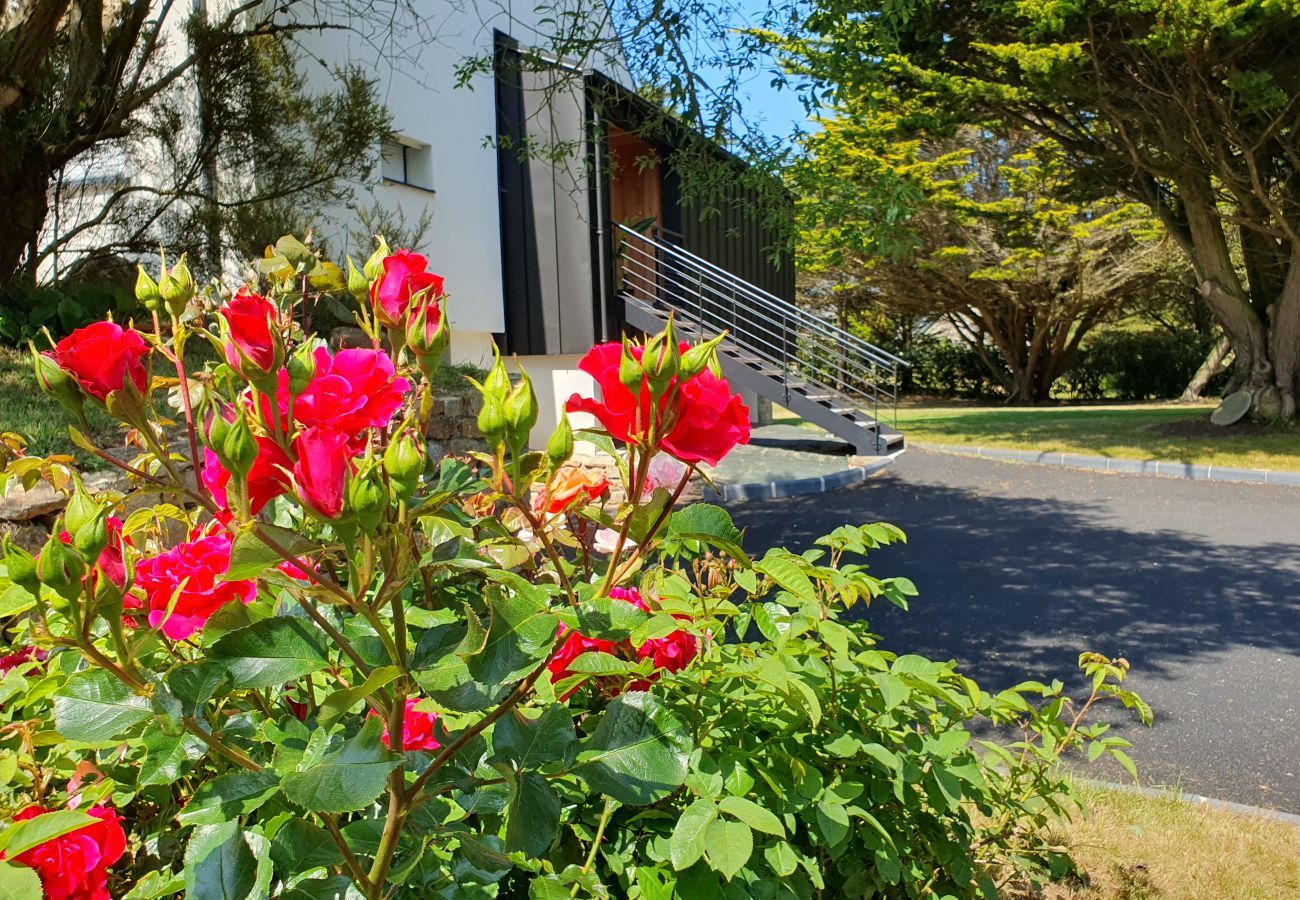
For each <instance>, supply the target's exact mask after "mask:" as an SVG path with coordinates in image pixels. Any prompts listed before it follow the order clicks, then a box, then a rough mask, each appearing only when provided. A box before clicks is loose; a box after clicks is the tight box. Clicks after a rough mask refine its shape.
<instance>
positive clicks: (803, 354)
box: [618, 225, 908, 418]
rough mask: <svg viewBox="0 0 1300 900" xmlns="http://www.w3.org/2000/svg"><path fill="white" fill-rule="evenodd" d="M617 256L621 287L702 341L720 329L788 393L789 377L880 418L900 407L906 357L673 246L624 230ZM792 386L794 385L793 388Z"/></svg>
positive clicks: (806, 387) (620, 228)
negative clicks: (887, 408) (769, 369)
mask: <svg viewBox="0 0 1300 900" xmlns="http://www.w3.org/2000/svg"><path fill="white" fill-rule="evenodd" d="M618 234H619V235H620V236H621V238H622V240H621V244H622V246H621V247H620V252H619V259H620V260H621V266H620V270H621V275H622V282H623V290H624V292H625V293H628V294H630V295H631V296H633V297H634V298H637V297H639V298H640V299H643V300H646V301H648V302H651V303H653V304H654V305H657V306H660V307H662V308H666V309H667V310H668V311H670V312H674V313H676V314H677V318H678V322H679V325H686V326H688V327H689V323H690V322H691V321H692V320H693V321H694V323H695V325H696V327H697V328H698V330H699V331H700V333H701V336H703V335H704V334H707V333H712V332H717V331H723V330H726V331H728V332H729V336H728V341H729V343H730V344H732V345H733V346H734V347H735V348H737V349H739V350H741V351H743V352H746V353H749V354H752V355H753V356H755V357H757V358H758V359H760V360H762V361H764V362H766V363H768V364H769V365H772V366H774V367H776V368H777V369H778V370H779V371H780V373H781V376H780V377H781V380H782V381H783V382H784V384H785V390H786V394H787V399H788V395H789V393H790V391H791V389H792V384H791V382H792V376H794V377H795V378H796V379H797V380H798V381H799V382H800V383H801V384H802V385H803V386H804V388H803V389H804V392H805V393H806V392H807V389H808V388H810V387H811V388H815V389H817V390H820V391H823V392H827V393H828V395H829V396H836V395H838V396H840V397H842V398H844V399H845V400H846V401H848V402H849V403H850V404H851V405H852V404H854V403H857V402H865V403H866V404H869V405H870V406H871V407H872V412H873V415H874V416H875V417H876V418H878V417H879V416H878V412H879V407H880V405H881V404H882V402H883V403H886V404H892V405H893V407H894V409H895V413H896V412H897V405H898V385H899V367H900V366H906V365H908V363H907V362H906V360H903V359H900V358H899V357H897V356H895V355H894V354H892V353H889V352H888V351H886V350H883V349H881V348H879V347H876V346H874V345H873V344H869V343H867V342H866V341H863V340H862V339H861V338H859V337H857V336H856V335H853V334H850V333H849V332H847V331H844V330H843V329H840V328H836V327H835V326H833V325H830V324H829V323H827V322H825V321H824V320H822V319H821V318H819V317H817V316H814V315H812V314H810V313H809V312H808V311H806V310H803V309H801V308H799V307H797V306H795V305H793V304H790V303H787V302H786V301H784V300H782V299H780V298H779V297H776V296H775V295H773V294H770V293H768V292H767V291H764V290H762V289H761V288H758V287H756V286H754V285H752V284H750V283H749V282H747V281H745V280H743V279H741V278H738V277H737V276H735V275H733V274H731V273H730V272H727V271H726V270H725V269H722V268H720V267H718V266H716V265H714V264H713V263H711V262H709V261H708V260H705V259H702V258H700V257H699V256H696V255H695V254H693V253H691V252H690V251H688V250H685V249H684V248H682V247H679V246H677V245H675V244H673V243H669V242H664V241H657V240H655V239H654V238H652V237H648V236H646V235H644V234H642V233H640V232H638V231H635V230H633V229H631V228H628V227H626V226H622V225H620V226H618ZM796 389H798V388H796Z"/></svg>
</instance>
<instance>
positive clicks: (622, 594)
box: [609, 587, 650, 612]
mask: <svg viewBox="0 0 1300 900" xmlns="http://www.w3.org/2000/svg"><path fill="white" fill-rule="evenodd" d="M609 596H610V597H611V598H612V599H614V600H626V601H627V602H628V603H631V604H632V605H633V606H635V607H636V608H637V609H639V610H641V611H642V612H650V607H648V606H646V605H645V600H644V599H642V597H641V592H640V591H638V590H637V589H636V588H634V587H629V588H623V587H615V588H610V589H609Z"/></svg>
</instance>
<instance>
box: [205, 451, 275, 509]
mask: <svg viewBox="0 0 1300 900" xmlns="http://www.w3.org/2000/svg"><path fill="white" fill-rule="evenodd" d="M292 465H293V461H292V460H291V459H289V457H288V455H287V454H286V453H285V452H284V451H283V450H281V449H280V445H279V444H277V443H276V442H275V441H273V440H271V439H270V438H268V437H258V438H257V459H255V460H254V461H253V468H251V469H249V471H248V503H249V511H250V512H251V513H252V514H253V515H257V514H258V513H259V512H261V511H262V509H263V507H265V506H266V504H268V503H270V502H271V501H272V500H274V499H275V498H276V497H278V496H280V495H281V494H283V493H284V492H286V491H287V490H289V476H288V475H287V474H286V470H287V469H289V467H290V466H292ZM202 478H203V485H204V487H206V488H207V489H208V493H209V494H211V495H212V499H213V500H215V501H216V503H217V505H218V506H220V507H221V508H222V509H229V503H228V502H227V499H226V485H227V484H229V483H230V473H229V472H228V471H226V468H225V466H223V465H222V464H221V460H220V459H218V458H217V454H215V453H213V452H212V451H211V450H209V449H208V448H207V447H204V448H203V475H202Z"/></svg>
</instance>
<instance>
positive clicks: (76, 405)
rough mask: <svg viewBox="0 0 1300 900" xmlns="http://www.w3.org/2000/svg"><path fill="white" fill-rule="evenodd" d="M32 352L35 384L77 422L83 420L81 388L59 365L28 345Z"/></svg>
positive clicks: (34, 347)
mask: <svg viewBox="0 0 1300 900" xmlns="http://www.w3.org/2000/svg"><path fill="white" fill-rule="evenodd" d="M27 346H28V348H29V349H30V350H31V352H32V367H33V368H34V369H35V371H36V383H37V384H38V385H40V388H41V390H42V391H44V392H45V394H46V395H47V396H49V397H52V398H53V399H55V400H57V401H58V403H59V405H60V406H62V407H63V408H64V409H66V410H67V411H68V412H70V413H72V414H73V415H74V416H76V418H77V421H79V422H81V421H84V419H85V409H84V408H83V407H84V406H85V403H86V395H85V394H84V393H82V390H81V386H80V385H79V384H77V381H76V379H74V378H73V377H72V376H71V375H69V374H68V373H67V372H65V371H63V369H61V368H59V364H58V363H56V362H55V361H54V360H52V359H50V358H49V357H48V356H46V355H45V354H43V353H38V352H36V346H35V345H34V344H32V343H30V342H29V343H28V345H27Z"/></svg>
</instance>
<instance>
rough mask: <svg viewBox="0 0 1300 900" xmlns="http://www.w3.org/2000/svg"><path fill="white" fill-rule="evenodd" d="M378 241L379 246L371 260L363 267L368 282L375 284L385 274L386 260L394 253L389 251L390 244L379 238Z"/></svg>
mask: <svg viewBox="0 0 1300 900" xmlns="http://www.w3.org/2000/svg"><path fill="white" fill-rule="evenodd" d="M377 240H378V241H379V246H378V247H376V248H375V252H374V253H372V254H370V258H369V259H367V260H366V264H365V265H364V266H362V272H364V273H365V276H366V280H367V281H369V282H373V281H374V280H375V279H376V278H378V277H379V276H380V275H382V274H384V260H385V259H386V258H387V257H388V256H389V254H391V253H392V252H393V251H391V250H389V249H388V242H387V241H385V240H384V239H383V238H382V237H381V238H377ZM367 290H368V289H367Z"/></svg>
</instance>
